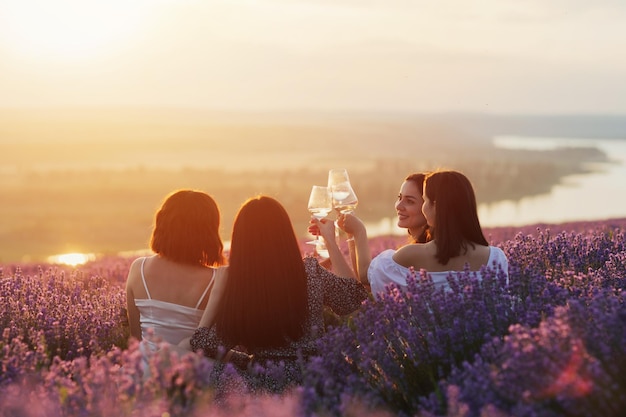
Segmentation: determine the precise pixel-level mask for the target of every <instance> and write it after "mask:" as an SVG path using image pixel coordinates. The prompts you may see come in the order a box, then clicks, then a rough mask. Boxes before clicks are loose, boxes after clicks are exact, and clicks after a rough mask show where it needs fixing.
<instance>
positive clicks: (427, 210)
mask: <svg viewBox="0 0 626 417" xmlns="http://www.w3.org/2000/svg"><path fill="white" fill-rule="evenodd" d="M413 191H415V190H413ZM401 195H402V194H401ZM421 212H422V214H423V216H424V218H425V219H426V222H427V224H428V228H429V230H428V234H429V239H430V240H429V241H428V242H426V243H413V244H408V245H406V246H403V247H401V248H399V249H398V250H393V249H389V250H385V251H383V252H381V253H380V254H378V256H376V257H375V258H374V259H368V253H369V249H366V248H367V234H366V232H365V227H364V226H363V223H362V222H361V221H360V220H359V219H357V218H356V217H354V216H352V215H345V216H341V217H340V219H339V221H338V224H339V227H341V228H342V229H343V230H345V231H346V232H347V233H349V234H352V235H353V236H354V240H355V243H354V249H355V252H356V255H355V256H356V259H357V272H358V276H359V278H360V279H361V281H364V280H367V281H368V282H369V284H370V287H371V290H372V293H373V294H374V296H375V297H377V296H378V295H379V294H380V293H381V292H384V291H385V289H386V288H387V286H388V285H389V284H392V283H393V284H396V285H398V286H399V287H400V288H402V287H405V286H406V278H407V276H408V275H409V270H410V268H411V267H412V268H414V269H415V271H419V270H421V269H424V270H426V271H427V272H428V273H429V275H430V276H431V278H432V279H433V281H434V283H435V286H437V287H444V288H447V287H448V282H447V277H448V276H449V275H450V273H451V272H457V271H464V270H465V267H466V266H469V269H470V271H474V272H475V273H476V274H477V276H478V278H479V279H480V278H482V275H481V268H482V267H484V266H487V267H491V268H496V269H498V268H501V269H502V270H503V271H504V273H505V274H507V276H508V260H507V258H506V255H505V254H504V252H503V251H502V250H501V249H500V248H497V247H495V246H490V245H489V244H488V242H487V240H486V239H485V237H484V235H483V232H482V229H481V226H480V221H479V219H478V210H477V206H476V197H475V195H474V190H473V187H472V184H471V182H470V181H469V179H468V178H467V177H466V176H465V175H463V174H461V173H460V172H457V171H436V172H431V173H429V174H427V175H426V178H425V179H424V185H423V193H422V207H421ZM398 216H399V218H400V213H398ZM350 246H352V245H350ZM361 254H365V255H361ZM359 255H361V256H360V258H361V259H359Z"/></svg>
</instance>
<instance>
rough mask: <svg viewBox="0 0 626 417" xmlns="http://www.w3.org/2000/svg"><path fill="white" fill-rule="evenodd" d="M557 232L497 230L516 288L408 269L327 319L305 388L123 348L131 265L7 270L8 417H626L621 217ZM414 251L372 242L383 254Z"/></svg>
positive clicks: (263, 372)
mask: <svg viewBox="0 0 626 417" xmlns="http://www.w3.org/2000/svg"><path fill="white" fill-rule="evenodd" d="M551 227H553V228H554V230H556V231H555V232H554V233H552V232H550V231H549V230H548V229H547V228H546V229H542V228H538V227H534V228H532V227H526V228H521V229H520V228H517V229H516V228H500V229H498V230H490V231H488V236H489V237H490V240H491V241H492V242H494V243H497V244H498V246H500V247H502V249H503V250H504V251H505V253H506V254H507V256H508V258H509V266H510V267H509V280H508V282H507V280H506V279H505V278H504V276H503V274H502V273H501V271H496V270H492V269H489V268H485V269H484V270H483V275H484V279H483V280H481V281H478V280H477V279H476V277H475V274H474V273H472V272H470V271H464V272H463V273H460V274H458V275H456V276H451V277H450V278H449V283H450V287H451V290H450V291H447V292H444V291H443V290H441V289H435V288H434V286H433V283H432V281H431V280H430V279H429V277H428V275H427V274H425V273H416V272H414V271H412V273H411V274H410V276H409V277H408V280H409V286H408V288H407V289H406V290H402V291H401V290H400V289H398V288H397V287H393V286H390V287H389V288H388V291H387V293H386V295H385V296H384V297H383V299H382V300H381V301H376V302H375V301H373V300H368V301H366V302H365V303H364V305H363V306H362V308H361V309H360V310H359V311H357V312H356V313H355V314H353V315H352V316H350V317H349V318H347V319H337V318H336V317H332V319H333V320H335V321H331V322H329V327H328V331H327V334H326V335H325V336H324V337H323V338H321V339H320V341H319V348H320V354H319V355H318V356H315V357H313V358H311V359H310V360H309V361H308V362H302V363H301V370H302V376H303V382H302V384H301V385H299V386H292V385H286V384H284V381H283V380H282V379H281V375H282V369H281V367H280V365H276V366H268V367H265V368H264V367H259V366H255V367H254V368H253V369H251V370H250V372H249V373H248V374H241V373H240V372H239V371H237V370H236V369H235V368H233V367H232V366H231V365H225V366H224V365H216V364H215V363H213V362H212V361H210V360H209V359H207V358H204V357H202V356H201V355H199V354H195V353H194V354H188V355H184V356H179V355H178V354H177V353H175V352H174V351H173V350H172V349H170V348H168V347H167V346H163V348H162V349H161V350H160V351H159V352H158V354H156V355H154V356H152V357H150V358H149V359H144V358H143V356H142V354H141V351H140V350H139V347H138V344H137V343H136V342H134V341H129V339H128V328H127V323H126V312H125V309H124V307H125V296H124V290H123V283H124V280H125V274H126V271H127V268H128V265H129V263H130V261H131V260H129V259H123V258H115V257H108V258H103V259H100V260H97V261H95V262H91V263H89V264H87V265H83V266H81V267H76V268H69V267H58V266H49V267H47V269H46V267H39V266H37V265H22V266H20V267H19V268H18V267H17V266H15V267H10V266H9V267H7V266H4V267H0V307H1V308H0V326H2V327H1V329H2V334H1V338H0V366H1V368H0V417H5V416H28V417H35V416H37V417H39V416H51V417H60V416H105V415H106V416H112V415H115V416H129V417H130V416H133V417H144V416H162V415H170V416H190V417H200V416H239V417H242V416H257V415H268V416H270V415H271V416H272V417H279V416H298V415H303V416H314V415H319V416H335V415H336V416H343V415H363V416H366V417H373V416H392V415H400V416H419V417H436V416H448V417H461V416H463V417H474V416H493V417H495V416H497V417H512V416H515V417H519V416H545V417H552V416H608V417H616V416H619V415H622V414H623V411H624V410H625V409H626V398H625V395H626V394H625V393H626V377H625V375H626V359H625V358H626V311H625V308H626V307H625V306H626V299H625V298H624V297H625V295H624V294H626V293H625V289H626V248H625V243H624V242H625V239H624V235H623V230H624V227H626V220H623V221H622V222H621V223H620V222H619V221H604V222H594V223H591V222H585V223H580V224H577V223H572V224H567V225H563V227H561V228H559V227H556V226H551ZM520 231H521V233H520ZM404 240H405V239H404V238H398V239H395V238H393V239H392V238H381V239H376V238H375V239H372V240H371V241H370V243H371V249H372V253H373V254H377V253H378V252H380V251H381V250H383V249H385V248H387V247H390V246H393V245H394V243H395V242H398V245H399V244H401V243H402V242H403V241H404ZM9 271H10V272H9ZM268 381H272V384H273V385H272V386H273V387H274V388H275V389H272V390H270V391H269V392H268V390H267V389H266V387H267V386H268Z"/></svg>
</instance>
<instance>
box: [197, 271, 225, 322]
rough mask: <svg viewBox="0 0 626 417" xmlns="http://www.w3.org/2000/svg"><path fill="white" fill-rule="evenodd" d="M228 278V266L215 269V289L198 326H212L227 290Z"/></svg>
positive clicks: (210, 294)
mask: <svg viewBox="0 0 626 417" xmlns="http://www.w3.org/2000/svg"><path fill="white" fill-rule="evenodd" d="M227 279H228V267H220V268H217V269H216V270H215V277H214V278H213V280H214V281H213V282H214V284H213V289H212V290H211V292H210V293H209V301H208V302H207V305H206V308H205V309H204V313H203V314H202V317H201V318H200V323H199V324H198V327H209V328H210V327H212V326H213V324H214V323H215V319H216V317H217V311H218V309H219V305H220V303H221V301H222V299H223V298H224V293H225V291H226V280H227Z"/></svg>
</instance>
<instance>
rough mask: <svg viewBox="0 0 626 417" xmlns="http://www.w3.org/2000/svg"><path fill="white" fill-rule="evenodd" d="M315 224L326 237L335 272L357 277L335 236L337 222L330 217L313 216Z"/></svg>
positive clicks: (343, 275) (344, 275) (341, 275)
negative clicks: (320, 218) (317, 217)
mask: <svg viewBox="0 0 626 417" xmlns="http://www.w3.org/2000/svg"><path fill="white" fill-rule="evenodd" d="M312 220H313V224H315V225H316V226H317V227H318V228H319V232H320V234H321V235H322V237H323V238H324V241H325V243H326V249H328V256H329V258H330V261H331V263H332V266H333V272H334V273H335V274H336V275H339V276H340V277H350V278H355V273H354V271H353V270H352V268H351V267H350V265H349V264H348V262H347V261H346V258H345V257H344V256H343V253H342V252H341V249H339V245H338V244H337V240H336V238H335V223H334V222H333V221H332V220H329V219H322V220H318V219H316V218H313V219H312Z"/></svg>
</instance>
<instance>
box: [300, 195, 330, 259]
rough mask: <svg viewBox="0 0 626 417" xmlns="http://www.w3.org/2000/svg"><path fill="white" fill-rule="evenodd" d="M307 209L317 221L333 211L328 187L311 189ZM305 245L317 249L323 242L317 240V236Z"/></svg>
mask: <svg viewBox="0 0 626 417" xmlns="http://www.w3.org/2000/svg"><path fill="white" fill-rule="evenodd" d="M308 208H309V212H310V213H311V214H312V215H313V217H315V218H316V219H318V220H321V219H323V218H324V217H326V216H328V213H330V212H331V211H332V209H333V201H332V198H331V196H330V193H329V192H328V187H324V186H321V185H314V186H313V187H312V188H311V194H310V196H309V205H308ZM306 243H308V244H310V245H316V246H317V247H319V245H320V244H324V242H323V241H321V240H320V239H319V235H316V236H315V240H312V241H309V242H306Z"/></svg>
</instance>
